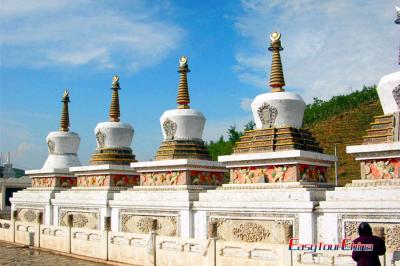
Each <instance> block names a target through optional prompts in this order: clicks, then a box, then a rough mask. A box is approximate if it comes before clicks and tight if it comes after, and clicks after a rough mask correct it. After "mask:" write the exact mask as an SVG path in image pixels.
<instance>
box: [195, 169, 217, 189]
mask: <svg viewBox="0 0 400 266" xmlns="http://www.w3.org/2000/svg"><path fill="white" fill-rule="evenodd" d="M190 180H191V181H192V185H217V186H218V185H222V183H223V180H224V173H223V172H204V171H191V172H190Z"/></svg>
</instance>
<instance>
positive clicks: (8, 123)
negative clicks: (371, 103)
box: [0, 0, 400, 169]
mask: <svg viewBox="0 0 400 266" xmlns="http://www.w3.org/2000/svg"><path fill="white" fill-rule="evenodd" d="M394 5H400V2H399V1H392V0H385V1H374V0H370V1H355V0H353V1H352V0H337V1H317V0H315V1H311V0H310V1H309V0H304V1H283V0H269V1H262V0H255V1H251V0H246V1H211V0H210V1H183V0H182V1H134V0H132V1H88V0H58V1H51V0H35V1H34V0H24V1H21V0H2V1H0V22H1V25H0V151H2V152H3V154H4V152H7V151H11V154H12V161H13V162H14V165H16V166H17V167H22V168H26V169H35V168H41V166H42V165H43V163H44V161H45V159H46V157H47V146H46V143H45V137H46V135H47V134H48V132H50V131H54V130H57V129H58V126H59V117H60V111H61V103H60V99H61V96H62V93H63V90H64V89H66V88H67V89H69V90H70V95H71V103H70V121H71V130H72V131H74V132H77V133H79V135H80V137H81V144H80V149H79V158H80V160H81V162H82V163H83V164H87V163H88V160H89V159H90V156H91V154H92V153H93V151H94V150H95V147H96V144H95V137H94V133H93V130H94V128H95V126H96V124H97V123H98V122H102V121H107V120H108V108H109V104H110V99H111V90H110V89H109V88H110V85H111V78H112V76H113V75H114V74H118V75H119V76H120V84H121V87H122V90H121V91H120V100H121V120H122V121H123V122H127V123H130V124H131V125H133V127H134V128H135V135H134V139H133V144H132V147H133V149H134V153H135V154H136V156H137V158H138V159H139V160H148V159H151V158H153V156H154V154H155V152H156V149H157V148H158V146H159V144H160V142H161V140H162V134H161V130H160V125H159V117H160V116H161V114H162V113H163V112H164V111H165V110H168V109H173V108H175V106H176V103H175V99H176V92H177V83H178V73H177V72H176V70H177V67H178V59H179V57H180V56H181V55H187V56H188V57H189V66H190V68H191V70H192V71H191V72H190V73H189V88H190V95H191V101H192V103H191V107H192V108H195V109H198V110H200V111H202V112H203V113H204V115H205V116H206V117H207V123H206V128H205V131H204V139H205V140H212V139H217V138H218V137H219V136H220V135H223V134H225V131H226V129H227V128H228V127H229V125H232V124H236V125H237V126H238V127H239V128H241V127H242V126H243V125H244V124H245V123H246V122H248V121H249V120H251V117H252V115H251V112H250V109H249V106H250V103H251V99H253V98H254V97H255V96H256V95H258V94H260V93H263V92H266V91H268V88H267V85H266V84H267V76H268V75H269V68H270V58H271V57H270V54H269V53H268V52H267V50H266V48H267V46H268V40H269V39H268V36H269V34H270V33H271V32H272V31H280V32H281V33H282V45H283V47H284V48H285V50H284V51H283V52H282V60H283V64H284V72H285V78H286V84H287V86H286V88H287V90H290V91H295V92H297V93H300V94H301V95H302V96H303V98H304V99H305V100H306V101H307V102H310V101H311V100H312V98H313V97H319V98H322V99H329V98H330V97H331V96H333V95H338V94H344V93H348V92H350V91H352V90H356V89H359V88H360V87H361V86H362V85H364V84H367V85H369V84H376V83H378V82H379V79H380V77H381V76H382V75H384V74H387V73H389V72H393V71H395V70H396V69H398V67H397V65H396V63H397V61H396V60H397V53H398V48H397V47H398V44H399V39H400V37H399V36H400V34H399V32H400V29H399V28H400V27H396V25H394V23H393V20H394V18H395V11H394Z"/></svg>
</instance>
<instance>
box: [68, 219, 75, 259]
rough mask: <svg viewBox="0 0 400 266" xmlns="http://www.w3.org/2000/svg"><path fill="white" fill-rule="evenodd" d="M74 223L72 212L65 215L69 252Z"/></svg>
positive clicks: (69, 251) (69, 250)
mask: <svg viewBox="0 0 400 266" xmlns="http://www.w3.org/2000/svg"><path fill="white" fill-rule="evenodd" d="M73 225H74V216H73V215H72V214H69V215H68V216H67V226H68V235H69V241H68V247H67V250H68V253H71V241H72V232H71V231H72V230H71V228H72V226H73Z"/></svg>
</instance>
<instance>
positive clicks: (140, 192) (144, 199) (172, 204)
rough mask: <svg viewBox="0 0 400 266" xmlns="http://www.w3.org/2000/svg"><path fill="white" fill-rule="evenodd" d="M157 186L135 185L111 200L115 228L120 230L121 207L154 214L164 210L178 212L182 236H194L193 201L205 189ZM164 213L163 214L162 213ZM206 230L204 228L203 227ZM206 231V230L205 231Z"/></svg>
mask: <svg viewBox="0 0 400 266" xmlns="http://www.w3.org/2000/svg"><path fill="white" fill-rule="evenodd" d="M158 189H160V188H156V187H135V188H133V189H130V190H126V191H121V192H120V193H118V194H115V195H114V199H113V200H111V201H110V206H111V209H112V210H111V218H112V221H111V222H112V223H114V226H113V230H119V229H120V228H119V212H120V211H121V209H129V210H137V212H138V213H140V211H145V212H146V213H147V215H148V214H149V212H152V213H154V214H157V213H162V212H166V211H167V212H171V211H175V212H178V215H179V219H180V221H181V222H180V233H181V237H194V232H195V231H196V230H197V229H196V228H195V222H194V219H193V215H194V214H193V209H192V205H193V203H194V202H195V201H196V200H198V198H199V194H200V193H202V192H205V190H188V189H180V187H179V186H176V187H175V186H171V187H169V188H166V189H169V190H158ZM161 215H163V214H161ZM203 230H204V229H203ZM205 232H206V231H205Z"/></svg>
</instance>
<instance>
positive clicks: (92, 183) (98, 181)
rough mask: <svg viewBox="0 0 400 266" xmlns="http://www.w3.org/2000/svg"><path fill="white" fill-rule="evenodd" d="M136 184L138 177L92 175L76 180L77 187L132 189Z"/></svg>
mask: <svg viewBox="0 0 400 266" xmlns="http://www.w3.org/2000/svg"><path fill="white" fill-rule="evenodd" d="M138 184H139V176H138V175H117V174H116V175H93V176H79V177H78V178H77V185H78V187H108V186H116V187H133V186H137V185H138Z"/></svg>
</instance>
